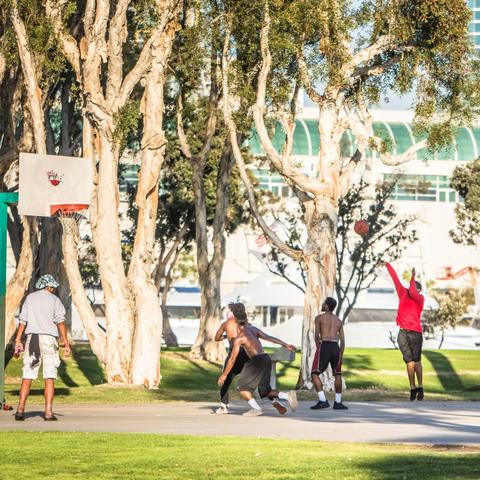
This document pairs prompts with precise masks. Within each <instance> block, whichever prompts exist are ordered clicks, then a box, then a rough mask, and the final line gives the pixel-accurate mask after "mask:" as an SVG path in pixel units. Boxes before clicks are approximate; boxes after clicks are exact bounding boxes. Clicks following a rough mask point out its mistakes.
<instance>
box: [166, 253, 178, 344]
mask: <svg viewBox="0 0 480 480" xmlns="http://www.w3.org/2000/svg"><path fill="white" fill-rule="evenodd" d="M177 256H178V255H177ZM177 256H176V257H177ZM171 284H172V268H171V267H170V268H169V269H168V273H167V276H166V278H165V283H164V285H163V291H162V320H163V328H162V337H163V341H164V342H165V344H166V345H167V347H178V339H177V336H176V335H175V332H174V331H173V330H172V327H171V325H170V316H169V314H168V308H167V300H168V293H169V290H170V286H171Z"/></svg>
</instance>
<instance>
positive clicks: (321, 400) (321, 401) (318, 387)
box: [310, 372, 330, 410]
mask: <svg viewBox="0 0 480 480" xmlns="http://www.w3.org/2000/svg"><path fill="white" fill-rule="evenodd" d="M312 383H313V386H314V388H315V391H316V392H317V395H318V402H317V403H316V404H315V405H312V406H311V407H310V409H311V410H320V409H322V408H328V407H329V406H330V403H329V402H328V400H327V397H326V396H325V392H324V391H323V383H322V380H321V378H320V373H317V372H315V373H312Z"/></svg>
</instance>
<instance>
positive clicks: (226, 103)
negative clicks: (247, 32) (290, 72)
mask: <svg viewBox="0 0 480 480" xmlns="http://www.w3.org/2000/svg"><path fill="white" fill-rule="evenodd" d="M230 31H231V22H229V24H228V26H227V28H226V32H225V41H224V46H223V54H222V90H223V115H224V119H225V124H226V126H227V128H228V131H229V135H230V144H231V146H232V152H233V155H234V157H235V161H236V163H237V166H238V169H239V173H240V177H241V179H242V181H243V184H244V185H245V189H246V191H247V196H248V202H249V204H250V208H251V210H252V213H253V215H254V217H255V219H256V220H257V222H258V224H259V225H260V227H261V228H262V230H263V231H264V233H265V235H266V236H267V237H268V238H269V239H270V241H271V242H272V243H273V245H274V246H275V247H276V248H277V249H278V250H280V251H281V252H282V253H284V254H285V255H287V256H289V257H290V258H292V259H294V260H297V261H300V259H301V255H302V253H301V252H300V251H298V250H296V249H293V248H291V247H289V246H288V245H287V244H286V243H285V242H282V240H280V238H279V237H278V236H277V235H276V234H275V232H274V231H273V230H272V229H271V228H270V227H269V226H268V225H267V222H266V221H265V220H264V219H263V217H262V215H261V214H260V211H259V208H258V205H257V199H256V196H255V190H254V188H253V185H252V183H251V181H250V178H249V176H248V172H247V167H246V165H245V161H244V160H243V154H242V151H241V149H240V146H239V144H238V133H237V126H236V124H235V121H234V120H233V117H232V114H231V111H230V94H229V82H228V75H229V70H230V67H229V60H228V49H229V45H230Z"/></svg>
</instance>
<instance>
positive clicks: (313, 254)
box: [298, 199, 337, 387]
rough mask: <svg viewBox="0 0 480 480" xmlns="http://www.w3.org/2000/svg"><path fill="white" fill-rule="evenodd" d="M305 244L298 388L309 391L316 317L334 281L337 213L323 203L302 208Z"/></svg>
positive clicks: (316, 202)
mask: <svg viewBox="0 0 480 480" xmlns="http://www.w3.org/2000/svg"><path fill="white" fill-rule="evenodd" d="M305 217H306V218H305V220H306V226H307V235H308V239H307V243H306V245H305V248H304V266H305V273H306V277H307V285H306V291H305V297H304V298H305V300H304V320H303V331H302V362H301V367H300V375H299V381H298V386H299V387H301V386H307V387H310V385H311V382H310V371H311V368H312V363H313V357H314V355H315V349H316V345H315V317H316V316H317V315H318V314H319V313H320V311H321V305H322V303H323V301H324V300H325V298H326V297H329V296H331V295H332V294H333V291H334V288H335V277H336V255H335V238H336V233H337V221H336V220H337V212H336V209H335V207H334V206H333V205H332V204H331V203H330V202H329V201H328V200H324V199H316V200H312V201H311V202H308V203H306V204H305Z"/></svg>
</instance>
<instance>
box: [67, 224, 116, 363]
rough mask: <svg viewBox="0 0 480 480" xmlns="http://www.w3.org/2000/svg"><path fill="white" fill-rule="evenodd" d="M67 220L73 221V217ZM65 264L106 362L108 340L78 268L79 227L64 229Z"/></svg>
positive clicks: (87, 327) (73, 292)
mask: <svg viewBox="0 0 480 480" xmlns="http://www.w3.org/2000/svg"><path fill="white" fill-rule="evenodd" d="M67 221H71V222H73V220H72V219H67ZM62 251H63V266H64V269H65V271H66V274H67V276H68V280H69V285H70V291H71V295H72V299H73V303H74V305H75V308H76V309H77V312H78V314H79V316H80V319H81V321H82V324H83V327H84V328H85V331H86V333H87V336H88V340H89V342H90V346H91V348H92V351H93V353H94V354H95V355H96V357H97V358H98V359H99V360H100V362H102V363H103V364H104V365H105V364H106V360H107V359H106V350H107V348H106V347H107V342H106V338H105V334H104V333H103V332H102V330H101V329H100V328H99V326H98V322H97V319H96V317H95V314H94V312H93V309H92V307H91V305H90V301H89V300H88V297H87V294H86V293H85V288H84V287H83V281H82V276H81V274H80V270H79V268H78V229H74V230H73V231H66V230H64V232H63V236H62Z"/></svg>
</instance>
